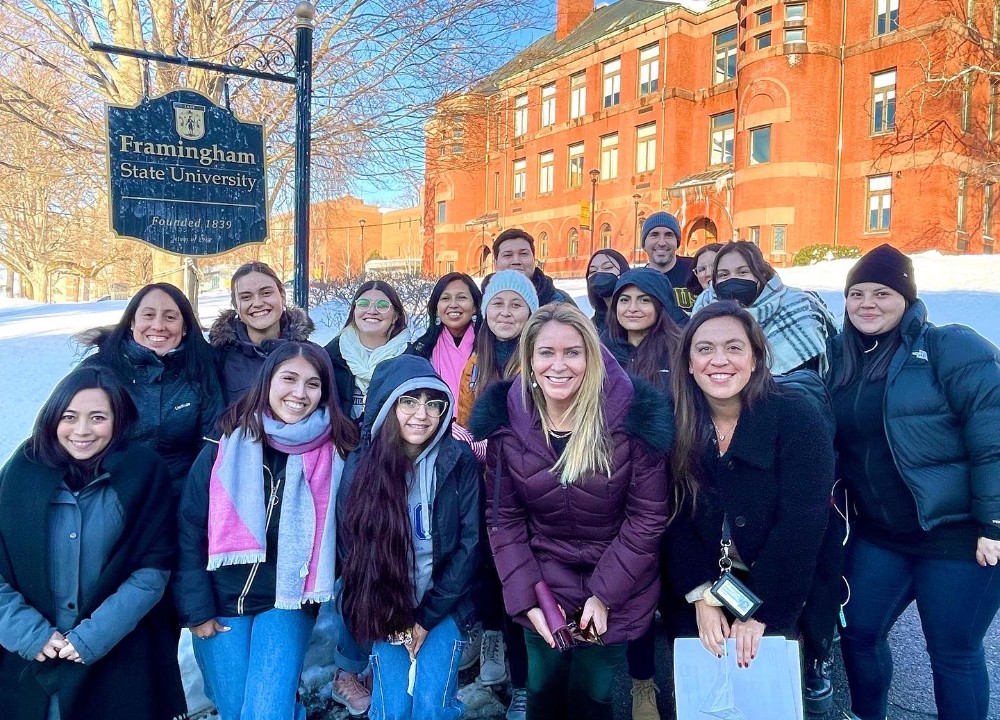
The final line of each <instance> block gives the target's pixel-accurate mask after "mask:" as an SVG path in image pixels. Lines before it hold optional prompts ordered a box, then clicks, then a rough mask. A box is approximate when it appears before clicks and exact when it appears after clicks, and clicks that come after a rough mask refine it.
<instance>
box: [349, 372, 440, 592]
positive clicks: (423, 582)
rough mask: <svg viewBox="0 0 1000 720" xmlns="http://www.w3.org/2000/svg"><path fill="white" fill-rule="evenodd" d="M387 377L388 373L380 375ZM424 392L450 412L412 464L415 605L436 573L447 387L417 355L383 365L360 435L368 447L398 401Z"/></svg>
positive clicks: (410, 490)
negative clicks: (438, 395)
mask: <svg viewBox="0 0 1000 720" xmlns="http://www.w3.org/2000/svg"><path fill="white" fill-rule="evenodd" d="M381 371H385V372H381ZM420 390H438V391H440V392H442V393H444V394H445V395H446V396H447V397H448V409H447V410H446V411H445V413H444V414H443V415H442V416H441V418H440V422H439V424H438V428H437V432H435V433H434V436H433V437H432V438H431V439H430V441H429V442H428V443H427V445H426V446H425V447H424V449H423V450H422V451H421V453H420V455H419V456H418V457H417V458H416V460H414V461H413V470H412V471H411V472H410V474H409V477H407V483H406V485H407V489H408V496H407V507H408V509H409V514H410V528H411V539H412V542H413V559H414V568H413V589H414V594H415V596H416V597H415V598H414V601H415V604H417V605H419V604H420V601H421V600H422V599H423V597H424V593H426V592H427V591H428V590H429V589H430V587H431V575H432V573H433V570H434V546H433V542H432V530H431V526H432V522H431V510H432V508H433V507H434V493H435V490H436V487H437V482H436V478H435V475H434V467H435V464H436V462H437V456H438V449H439V446H440V444H441V439H442V438H443V437H444V436H445V435H447V434H448V433H449V432H450V427H449V426H450V420H451V416H452V415H451V408H452V407H454V404H455V397H454V395H453V394H452V392H451V390H450V389H449V387H448V385H447V384H446V383H445V382H444V381H443V380H442V379H441V378H440V377H438V376H437V375H436V374H435V373H434V370H433V368H432V367H431V365H430V363H429V362H428V361H426V360H424V359H423V358H420V357H417V356H414V355H400V356H399V357H395V358H392V359H391V360H386V361H383V362H382V363H381V364H380V365H379V368H378V369H377V370H376V372H375V373H374V375H373V376H372V384H371V385H370V386H369V390H368V402H367V404H366V406H365V415H364V416H365V418H372V419H371V421H370V422H368V421H366V422H365V426H364V428H363V430H362V434H363V437H364V438H365V440H364V441H365V442H366V443H370V442H371V439H372V438H373V437H375V435H376V434H377V433H378V432H379V430H380V429H381V428H382V425H383V424H384V423H385V419H386V417H387V416H388V415H389V413H390V412H393V411H394V410H395V407H396V400H397V399H399V398H400V397H401V396H403V395H412V396H414V397H416V396H418V395H419V391H420Z"/></svg>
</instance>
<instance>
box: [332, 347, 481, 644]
mask: <svg viewBox="0 0 1000 720" xmlns="http://www.w3.org/2000/svg"><path fill="white" fill-rule="evenodd" d="M421 377H428V378H434V379H435V381H436V382H437V383H441V379H440V378H438V377H437V375H436V374H435V373H434V369H433V368H432V367H431V364H430V363H429V362H428V361H427V360H425V359H423V358H420V357H417V356H416V355H400V356H399V357H396V358H393V359H392V360H387V361H385V362H383V363H381V364H379V366H378V367H377V368H376V369H375V373H374V374H373V376H372V383H371V386H370V387H369V389H368V401H367V403H366V404H365V421H364V426H363V427H362V439H361V447H360V448H359V449H358V450H356V451H354V452H352V453H351V454H350V455H349V456H348V458H347V462H346V465H345V466H344V474H343V476H342V478H341V481H340V489H339V491H338V493H337V555H338V565H339V566H340V567H344V563H345V562H346V559H347V557H348V555H349V554H350V552H351V546H352V545H353V544H355V543H359V542H365V543H368V542H378V538H354V537H351V536H350V534H349V532H348V531H347V528H348V522H347V510H348V503H349V498H350V495H351V487H352V486H353V485H354V479H355V476H356V475H357V471H358V466H359V464H360V462H361V460H362V459H363V458H364V457H365V455H366V454H367V453H368V452H369V451H370V449H371V441H372V437H371V429H372V424H373V422H374V420H375V418H376V416H377V415H378V413H379V409H380V408H381V407H382V406H383V405H384V404H385V403H386V402H387V401H389V398H390V397H391V396H392V395H393V394H394V393H395V391H396V389H397V388H399V387H400V386H401V385H402V384H403V383H404V382H408V381H411V380H414V379H419V378H421ZM450 418H451V414H450V413H446V415H445V416H444V417H443V418H442V419H441V420H442V422H446V421H449V419H450ZM434 476H435V483H436V484H435V492H434V500H433V502H432V505H431V523H432V531H431V537H432V543H433V569H432V572H431V586H430V589H429V590H428V591H427V592H426V593H425V594H424V597H423V599H422V600H421V602H420V605H419V606H418V607H417V608H416V609H415V610H414V618H415V620H416V621H417V622H418V623H420V624H421V625H422V626H423V627H424V628H426V629H428V630H430V629H431V628H433V627H434V626H436V625H437V624H438V623H439V622H441V621H442V620H444V619H445V618H446V617H448V616H451V617H452V618H453V619H454V620H455V622H456V623H458V625H459V627H464V628H469V627H471V626H472V623H473V622H474V621H475V605H476V604H475V596H474V592H475V589H476V588H475V581H476V574H477V571H478V568H479V564H480V551H481V550H480V516H481V515H482V509H481V503H482V498H481V495H480V482H479V463H478V461H477V460H476V457H475V456H474V455H473V454H472V450H471V449H470V448H469V445H468V444H467V443H464V442H461V441H459V440H456V439H455V438H453V437H452V436H451V433H450V432H448V433H445V434H444V436H442V437H441V439H440V441H439V443H438V456H437V462H436V463H435V465H434Z"/></svg>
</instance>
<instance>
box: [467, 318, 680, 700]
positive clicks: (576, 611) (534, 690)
mask: <svg viewBox="0 0 1000 720" xmlns="http://www.w3.org/2000/svg"><path fill="white" fill-rule="evenodd" d="M518 352H519V357H520V364H521V375H519V376H518V377H516V378H514V379H513V380H511V381H502V382H498V383H496V384H494V385H493V386H492V387H491V388H490V389H489V390H487V391H486V393H485V394H484V395H483V396H482V398H481V399H480V400H479V402H478V403H477V404H476V407H475V409H474V411H473V417H472V422H471V428H470V429H471V430H472V431H473V433H474V434H475V435H476V436H477V437H480V438H486V437H488V438H489V439H490V443H489V449H488V451H487V462H486V467H487V470H486V489H487V504H488V509H487V525H488V528H489V537H490V544H491V546H492V550H493V557H494V560H495V562H496V566H497V570H498V572H499V574H500V580H501V583H502V585H503V593H504V602H505V605H506V608H507V612H508V613H510V614H511V615H512V616H513V617H514V618H515V619H516V620H518V622H519V623H520V624H521V625H523V626H524V627H526V628H527V629H528V632H527V633H526V642H527V646H528V687H527V691H528V692H527V717H528V718H529V719H531V718H558V717H567V715H566V713H572V712H573V711H574V710H575V711H576V712H578V713H580V714H581V715H582V716H584V717H588V718H610V717H612V704H611V700H612V689H613V679H614V675H615V670H616V669H617V668H618V667H619V666H620V665H621V664H622V663H623V662H624V659H625V643H626V642H628V641H629V640H634V639H636V638H638V637H639V636H640V635H641V634H642V633H643V632H644V631H645V629H646V628H647V627H648V625H649V622H650V620H651V618H652V616H653V612H654V610H655V607H656V600H657V597H658V595H659V577H658V573H657V547H658V541H659V538H660V535H661V533H662V531H663V528H664V526H665V523H666V519H667V481H666V467H665V454H666V452H667V451H668V450H669V447H670V444H671V441H672V439H673V422H672V418H671V417H670V413H669V409H668V408H667V406H666V405H665V404H664V403H662V402H660V401H659V398H660V397H661V396H660V395H659V394H658V393H656V392H655V391H653V390H652V389H651V388H650V387H649V386H648V385H646V384H645V383H644V382H643V381H641V380H634V381H632V380H630V379H629V377H628V376H627V375H626V374H625V372H624V371H623V370H622V369H621V367H620V366H619V365H618V363H617V362H616V361H615V360H614V358H613V357H611V355H610V353H608V352H607V351H606V350H605V349H603V348H602V347H601V344H600V341H599V340H598V337H597V332H596V331H595V329H594V326H593V324H592V323H591V322H590V321H589V320H588V319H587V318H586V317H585V316H584V315H583V313H581V312H580V311H579V310H578V309H577V308H575V307H573V306H570V305H566V304H550V305H546V306H543V307H541V308H539V310H538V311H537V312H535V313H534V314H533V315H532V316H531V318H530V319H529V320H528V323H527V324H526V325H525V327H524V330H523V331H522V334H521V343H520V348H519V351H518ZM563 617H565V618H566V619H567V620H568V621H570V622H572V623H573V628H576V631H577V634H576V636H575V637H574V636H573V634H572V632H573V628H567V627H566V626H563V625H562V619H563ZM571 678H572V680H571Z"/></svg>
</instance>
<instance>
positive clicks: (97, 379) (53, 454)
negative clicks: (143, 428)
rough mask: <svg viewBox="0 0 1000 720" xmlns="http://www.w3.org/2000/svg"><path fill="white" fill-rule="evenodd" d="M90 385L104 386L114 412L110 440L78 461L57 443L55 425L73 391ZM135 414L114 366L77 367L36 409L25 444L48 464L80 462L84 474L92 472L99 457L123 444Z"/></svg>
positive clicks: (98, 388)
mask: <svg viewBox="0 0 1000 720" xmlns="http://www.w3.org/2000/svg"><path fill="white" fill-rule="evenodd" d="M92 389H97V390H103V391H104V394H105V395H107V396H108V403H109V404H110V406H111V414H112V415H113V418H112V423H113V424H112V432H111V441H110V442H109V443H108V445H107V447H106V448H104V450H102V451H101V452H100V453H99V454H98V455H95V456H94V457H92V458H88V459H87V460H84V461H80V460H76V459H75V458H73V457H71V456H70V454H69V453H68V452H66V450H65V449H64V448H63V446H62V445H60V444H59V439H58V438H57V437H56V429H57V428H58V427H59V421H60V420H61V419H62V415H63V413H64V412H66V408H68V407H69V404H70V403H71V402H73V398H74V397H76V394H77V393H79V392H81V391H82V390H92ZM138 416H139V414H138V411H137V410H136V407H135V403H134V402H132V398H131V397H130V396H129V394H128V391H127V390H126V389H125V386H124V385H123V384H122V382H121V381H120V380H119V379H118V378H117V376H116V375H115V374H114V371H113V370H111V369H110V368H104V367H100V366H95V367H82V368H77V369H76V370H74V371H72V372H71V373H70V374H69V375H67V376H66V377H64V378H63V379H62V380H60V381H59V384H58V385H56V386H55V389H54V390H53V391H52V394H51V395H49V398H48V400H46V401H45V404H44V405H42V409H41V410H39V411H38V417H36V418H35V425H34V427H33V428H32V430H31V438H30V439H29V441H28V447H29V450H30V452H31V456H32V457H33V458H35V459H36V460H38V461H39V462H41V463H42V464H44V465H46V466H47V467H50V468H57V469H61V468H67V467H69V468H73V467H76V466H82V473H83V474H90V475H92V474H93V469H94V468H96V467H97V466H98V465H99V464H100V461H101V459H103V458H104V457H105V456H107V455H108V454H109V453H112V452H114V451H115V450H117V449H118V448H119V447H121V446H122V444H124V442H125V439H126V438H127V437H128V433H129V430H130V429H131V428H132V425H133V424H135V421H136V420H137V419H138Z"/></svg>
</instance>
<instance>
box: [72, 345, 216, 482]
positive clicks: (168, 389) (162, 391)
mask: <svg viewBox="0 0 1000 720" xmlns="http://www.w3.org/2000/svg"><path fill="white" fill-rule="evenodd" d="M102 337H103V336H101V337H98V338H97V339H96V340H95V341H94V342H95V343H96V344H97V346H98V347H100V342H101V339H102ZM103 352H104V351H99V352H97V353H96V354H95V355H90V356H88V357H87V358H85V359H84V361H83V363H82V364H83V365H102V366H106V367H110V368H111V369H113V370H116V368H114V366H113V365H111V363H109V362H108V361H107V358H106V357H104V356H103ZM121 352H122V353H123V356H124V359H125V360H126V361H127V362H125V363H123V364H121V367H122V370H117V373H118V374H119V375H122V377H120V378H119V379H120V380H121V381H122V382H123V383H124V384H125V387H126V389H127V390H128V393H129V395H130V396H131V397H132V401H133V402H134V403H135V406H136V408H137V409H138V410H139V420H138V422H136V423H135V425H133V427H132V431H131V433H130V436H131V437H132V438H134V439H135V441H136V442H138V443H140V444H142V445H145V446H146V447H148V448H150V449H152V450H154V451H155V452H156V453H157V454H159V456H160V457H161V458H163V461H164V462H165V463H166V464H167V470H168V471H169V472H170V480H171V481H172V484H173V494H174V497H175V498H177V497H179V496H180V492H181V488H182V487H183V484H184V479H185V478H186V477H187V473H188V470H189V469H190V468H191V464H192V463H193V462H194V459H195V458H196V457H197V456H198V453H199V452H200V451H201V447H202V445H203V441H204V438H205V437H207V436H208V435H209V434H211V433H212V431H213V429H214V427H215V422H216V420H218V418H219V415H221V414H222V411H223V409H224V408H225V405H224V403H223V399H222V388H221V387H220V385H219V380H218V377H216V375H215V373H214V372H210V373H209V375H208V376H207V377H202V378H200V379H198V380H192V379H188V378H187V377H186V373H185V372H184V370H185V362H186V354H185V352H184V346H183V344H182V345H181V346H180V347H178V348H177V349H176V350H174V351H172V352H169V353H167V354H166V355H164V356H163V357H160V356H158V355H157V354H156V353H154V352H153V351H152V350H150V349H149V348H146V347H143V346H142V345H139V344H138V343H137V342H135V341H134V340H131V339H128V340H126V341H124V342H123V343H122V348H121ZM209 369H210V370H213V368H211V366H209Z"/></svg>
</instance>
